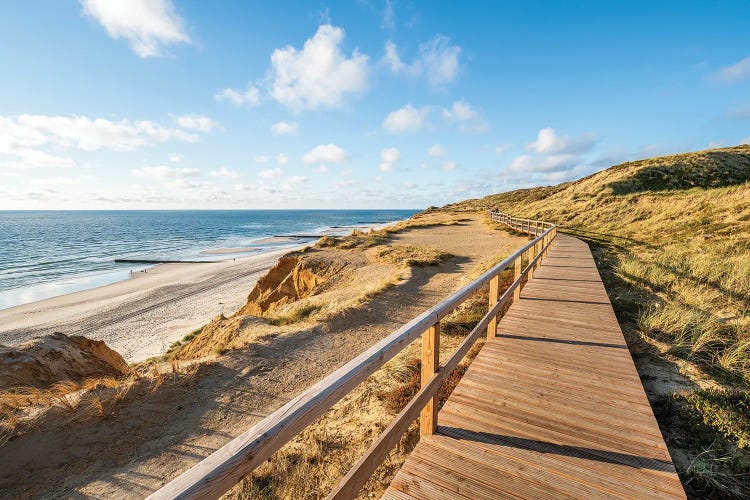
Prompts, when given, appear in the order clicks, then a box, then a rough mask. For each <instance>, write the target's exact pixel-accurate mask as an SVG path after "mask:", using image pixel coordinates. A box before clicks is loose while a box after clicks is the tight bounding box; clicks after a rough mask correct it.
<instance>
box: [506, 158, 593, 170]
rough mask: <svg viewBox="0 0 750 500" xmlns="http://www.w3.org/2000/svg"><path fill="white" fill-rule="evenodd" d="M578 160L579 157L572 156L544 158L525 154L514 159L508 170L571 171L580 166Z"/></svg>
mask: <svg viewBox="0 0 750 500" xmlns="http://www.w3.org/2000/svg"><path fill="white" fill-rule="evenodd" d="M578 160H579V158H578V156H576V155H572V154H553V155H549V156H543V157H534V156H531V155H527V154H523V155H520V156H516V157H515V158H513V160H512V161H511V162H510V166H509V167H508V168H509V169H511V170H515V171H520V172H555V171H560V170H569V169H570V168H572V167H574V166H576V165H577V164H578Z"/></svg>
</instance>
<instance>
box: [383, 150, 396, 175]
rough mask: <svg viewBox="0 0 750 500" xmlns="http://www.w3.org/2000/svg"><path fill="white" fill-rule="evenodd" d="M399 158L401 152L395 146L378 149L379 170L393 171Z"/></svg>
mask: <svg viewBox="0 0 750 500" xmlns="http://www.w3.org/2000/svg"><path fill="white" fill-rule="evenodd" d="M400 158H401V154H400V153H399V152H398V149H396V148H386V149H383V150H382V151H380V170H381V171H382V172H393V169H394V168H395V166H396V162H397V161H398V160H399V159H400Z"/></svg>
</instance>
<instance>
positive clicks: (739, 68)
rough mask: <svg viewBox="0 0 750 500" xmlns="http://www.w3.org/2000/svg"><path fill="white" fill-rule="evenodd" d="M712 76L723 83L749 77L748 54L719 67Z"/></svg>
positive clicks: (735, 81) (749, 64)
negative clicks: (739, 59)
mask: <svg viewBox="0 0 750 500" xmlns="http://www.w3.org/2000/svg"><path fill="white" fill-rule="evenodd" d="M714 78H715V79H717V80H719V81H720V82H723V83H737V82H741V81H743V80H745V79H747V78H750V56H748V57H746V58H744V59H742V60H741V61H738V62H737V63H735V64H732V65H731V66H726V67H724V68H721V69H720V70H719V71H717V72H716V73H715V74H714Z"/></svg>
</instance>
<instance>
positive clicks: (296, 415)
mask: <svg viewBox="0 0 750 500" xmlns="http://www.w3.org/2000/svg"><path fill="white" fill-rule="evenodd" d="M489 217H490V219H492V220H493V221H495V222H499V223H502V224H505V225H507V226H509V227H511V228H512V229H514V230H516V231H519V232H523V233H527V234H528V235H529V236H530V237H532V238H533V239H532V240H531V241H529V242H528V243H527V244H526V245H524V246H523V247H522V248H520V249H519V250H517V251H516V252H514V253H513V254H512V255H511V256H509V257H507V258H506V259H504V260H503V261H502V262H500V263H499V264H497V265H495V266H494V267H492V269H490V270H489V271H487V272H485V273H484V274H482V275H481V276H480V277H479V278H477V279H475V280H474V281H472V282H471V283H469V284H468V285H466V286H465V287H463V288H461V289H460V290H458V291H457V292H455V293H453V294H452V295H451V296H450V297H448V298H446V299H445V300H443V301H442V302H440V303H439V304H437V305H435V306H434V307H432V308H430V309H428V310H427V311H425V312H423V313H422V314H420V315H419V316H417V317H416V318H414V319H413V320H411V321H410V322H409V323H407V324H405V325H404V326H402V327H401V328H399V329H398V330H396V331H395V332H393V333H392V334H390V335H389V336H388V337H386V338H384V339H383V340H381V341H380V342H378V343H376V344H375V345H373V346H372V347H371V348H370V349H368V350H367V351H365V352H363V353H362V354H360V355H359V356H357V357H356V358H354V359H353V360H351V361H350V362H348V363H347V364H346V365H344V366H342V367H341V368H339V369H338V370H336V371H335V372H333V373H331V374H330V375H328V376H327V377H325V378H324V379H322V380H321V381H320V382H318V383H317V384H315V385H313V386H312V387H310V388H309V389H307V390H306V391H304V392H303V393H302V394H300V395H299V396H297V397H295V398H294V399H292V400H291V401H290V402H289V403H287V404H285V405H284V406H282V407H281V408H279V409H278V410H276V411H275V412H273V413H272V414H270V415H269V416H268V417H266V418H265V419H263V420H262V421H261V422H259V423H257V424H256V425H255V426H253V427H252V428H250V429H249V430H247V431H245V432H244V433H242V434H240V435H239V436H237V437H236V438H234V439H233V440H232V441H230V442H229V443H227V444H226V445H224V446H223V447H221V448H220V449H218V450H216V451H215V452H214V453H212V454H211V455H209V456H208V457H206V458H205V459H203V460H202V461H201V462H199V463H198V464H196V465H195V466H193V467H192V468H191V469H190V470H188V471H186V472H185V473H183V474H182V475H180V476H178V477H177V478H175V479H174V480H173V481H171V482H170V483H168V484H166V485H165V486H164V487H162V488H161V489H160V490H158V491H156V492H155V493H154V494H152V495H151V496H150V497H149V498H152V499H163V498H218V497H219V496H221V495H222V494H223V493H225V492H226V491H227V490H229V489H230V488H231V487H232V486H234V485H235V484H237V483H238V482H239V481H240V480H241V479H242V478H243V477H244V476H246V475H247V474H249V473H251V472H252V471H253V470H254V469H255V468H256V467H258V466H259V465H260V464H262V463H263V462H264V461H265V460H267V459H268V458H270V457H271V455H273V454H274V453H275V452H276V451H278V450H279V449H280V448H281V447H282V446H284V445H285V444H286V443H288V442H289V441H290V440H291V439H292V438H294V436H296V435H297V434H298V433H300V432H301V431H302V430H304V429H305V427H307V426H308V425H310V424H311V423H313V422H314V421H315V420H317V419H318V418H319V417H320V416H321V415H323V413H325V412H326V411H327V410H329V409H330V408H331V407H332V406H333V405H334V404H336V402H338V401H339V400H341V399H342V398H343V397H344V396H346V395H347V394H348V393H349V392H351V390H352V389H354V388H355V387H356V386H357V385H359V384H360V383H361V382H362V381H364V380H365V379H366V378H367V377H369V376H370V375H371V374H372V373H374V372H375V371H376V370H378V369H379V368H380V367H382V366H383V365H384V364H385V363H386V362H387V361H388V360H390V359H392V358H393V357H394V356H395V355H396V354H398V353H399V352H400V351H401V350H403V349H404V348H405V347H406V346H408V345H409V344H411V343H412V342H413V341H414V340H416V339H417V337H419V336H420V335H421V337H422V387H421V389H420V390H419V391H418V392H417V393H416V394H415V395H414V397H413V398H412V399H411V401H409V403H408V404H407V405H406V407H405V408H404V409H403V410H401V412H400V413H399V414H398V416H396V418H395V420H394V421H393V423H391V425H390V426H388V428H387V429H385V431H383V433H382V434H381V435H380V436H379V437H378V439H377V440H376V441H375V442H374V443H373V444H372V445H371V446H370V448H369V449H368V450H367V452H366V453H365V455H364V456H363V457H362V458H361V459H360V460H359V461H358V462H357V463H356V464H355V465H354V467H353V468H352V469H351V470H350V471H349V473H348V474H347V475H346V476H344V478H343V479H342V480H341V482H340V483H339V484H338V486H336V488H335V489H334V490H333V492H331V494H330V495H329V498H335V499H343V498H353V497H354V496H356V494H357V493H358V492H359V490H360V489H361V488H362V486H363V485H364V483H365V482H366V481H367V479H368V478H369V477H370V476H371V475H372V473H373V472H374V471H375V469H376V468H377V467H378V466H379V465H380V464H381V463H382V461H383V460H384V459H385V457H386V455H387V454H388V452H389V451H390V450H391V449H392V448H393V447H394V446H395V445H396V443H397V442H398V440H399V439H400V438H401V436H402V435H403V434H404V433H405V432H406V430H407V428H408V427H409V425H410V424H411V423H412V422H413V421H414V420H415V419H417V417H419V418H420V436H426V435H430V434H433V433H434V432H435V429H436V427H437V401H436V395H437V392H438V389H439V388H440V385H441V384H442V383H443V381H444V380H445V379H446V378H447V377H448V375H450V373H451V372H452V371H453V370H454V369H455V368H456V367H457V366H458V364H459V362H460V361H461V360H462V359H463V357H464V356H465V355H466V353H467V352H468V351H469V349H470V348H471V347H472V345H473V344H474V342H476V340H477V339H478V338H479V337H480V336H481V335H482V334H486V335H487V338H493V337H494V336H495V331H496V325H497V318H498V315H499V314H500V312H501V310H502V309H503V307H504V306H505V305H506V304H509V303H510V301H511V299H512V298H515V299H517V298H518V297H519V294H520V292H521V286H522V284H523V283H524V279H525V278H526V277H528V278H531V277H532V276H533V273H534V269H535V268H536V267H537V266H538V265H539V263H540V262H541V260H542V259H543V258H544V256H545V255H546V253H547V251H548V250H549V248H550V245H552V243H553V242H554V240H555V237H556V236H557V228H556V226H555V225H553V224H550V223H546V222H540V221H534V220H529V219H520V218H516V217H511V216H509V215H507V214H503V213H500V212H495V211H491V212H489ZM522 259H525V260H526V267H525V268H523V269H521V265H522ZM511 266H513V269H514V273H515V274H514V276H515V279H514V280H513V283H512V284H511V285H510V286H509V287H508V288H507V289H506V290H505V291H504V292H503V294H502V295H500V292H499V290H500V273H502V272H503V271H504V270H505V269H507V268H509V267H511ZM487 284H489V290H490V298H489V306H488V312H487V314H485V315H484V317H483V318H482V319H481V320H480V321H479V323H477V325H476V326H475V327H474V329H473V330H472V331H471V332H470V333H469V335H468V336H467V337H466V338H465V339H464V340H463V341H462V342H461V344H460V345H459V346H458V348H457V349H456V350H455V351H454V352H453V354H451V356H450V357H449V358H448V359H447V360H445V362H444V363H443V364H442V365H440V356H439V353H440V321H441V319H442V318H444V317H445V316H447V315H448V314H450V313H451V312H452V311H453V310H454V309H456V308H457V307H458V306H459V305H461V304H462V303H463V302H464V301H465V300H466V299H468V298H469V297H471V296H472V295H473V294H474V293H476V292H478V291H479V290H480V289H482V287H484V286H486V285H487Z"/></svg>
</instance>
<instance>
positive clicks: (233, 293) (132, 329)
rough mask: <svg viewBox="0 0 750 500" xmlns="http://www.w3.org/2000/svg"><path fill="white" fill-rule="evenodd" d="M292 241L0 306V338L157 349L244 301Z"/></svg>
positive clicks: (2, 341) (132, 355)
mask: <svg viewBox="0 0 750 500" xmlns="http://www.w3.org/2000/svg"><path fill="white" fill-rule="evenodd" d="M304 246H305V245H295V246H289V247H285V248H283V249H276V250H272V251H268V252H263V253H261V254H254V255H248V256H246V257H240V258H237V259H235V260H231V259H227V260H222V261H219V262H211V263H191V264H183V263H170V264H160V265H157V266H153V267H150V268H148V272H136V273H133V275H132V277H131V278H129V279H125V280H121V281H117V282H114V283H109V284H106V285H103V286H99V287H95V288H89V289H86V290H80V291H77V292H72V293H67V294H63V295H59V296H56V297H51V298H47V299H43V300H39V301H35V302H30V303H27V304H21V305H18V306H14V307H10V308H7V309H3V310H0V325H2V329H1V330H0V345H17V344H20V343H22V342H24V341H26V340H29V339H31V338H33V337H37V336H41V335H47V334H51V333H54V332H62V333H64V334H66V335H83V336H86V337H89V338H92V339H95V340H103V341H105V342H106V343H107V346H109V347H110V348H111V349H114V350H115V351H117V352H119V353H120V354H121V355H122V356H123V358H125V360H126V361H127V362H128V363H135V362H139V361H143V360H144V359H147V358H150V357H153V356H159V355H161V354H163V353H164V352H166V351H167V349H168V348H169V346H170V345H171V344H172V343H173V342H175V341H177V340H180V339H182V337H184V336H185V335H187V334H188V333H190V332H191V331H193V330H195V329H197V328H200V327H202V326H203V325H205V324H206V323H208V321H210V320H211V319H212V318H214V317H215V316H217V315H218V314H221V313H224V314H230V313H233V312H234V311H235V310H237V309H239V308H240V307H241V306H242V305H244V303H245V301H246V299H247V295H248V294H249V293H250V291H251V290H252V288H253V286H254V285H255V283H256V282H257V280H258V279H259V278H260V277H261V276H263V274H265V273H266V272H267V271H268V269H270V268H271V267H273V265H275V264H276V261H277V260H278V258H279V257H280V256H282V255H284V254H285V253H288V252H290V251H294V250H296V249H299V248H302V247H304Z"/></svg>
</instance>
